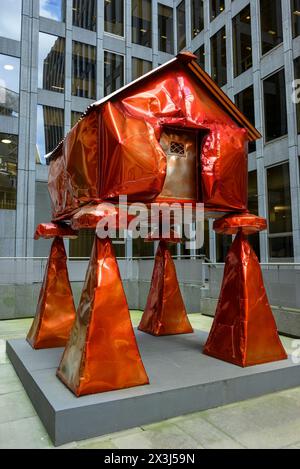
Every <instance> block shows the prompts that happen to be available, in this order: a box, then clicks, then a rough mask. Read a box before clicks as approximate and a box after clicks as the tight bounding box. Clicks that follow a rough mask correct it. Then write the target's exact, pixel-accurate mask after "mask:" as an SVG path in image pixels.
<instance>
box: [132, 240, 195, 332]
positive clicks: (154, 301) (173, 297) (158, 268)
mask: <svg viewBox="0 0 300 469" xmlns="http://www.w3.org/2000/svg"><path fill="white" fill-rule="evenodd" d="M139 330H140V331H143V332H146V333H148V334H151V335H155V336H163V335H177V334H190V333H192V332H193V328H192V326H191V324H190V321H189V319H188V316H187V312H186V309H185V306H184V303H183V299H182V296H181V292H180V287H179V283H178V279H177V275H176V269H175V264H174V262H173V259H172V256H171V254H170V251H169V250H168V247H167V244H166V242H165V241H160V242H159V246H158V249H157V253H156V257H155V263H154V269H153V275H152V280H151V287H150V292H149V295H148V299H147V304H146V308H145V311H144V314H143V316H142V319H141V322H140V324H139Z"/></svg>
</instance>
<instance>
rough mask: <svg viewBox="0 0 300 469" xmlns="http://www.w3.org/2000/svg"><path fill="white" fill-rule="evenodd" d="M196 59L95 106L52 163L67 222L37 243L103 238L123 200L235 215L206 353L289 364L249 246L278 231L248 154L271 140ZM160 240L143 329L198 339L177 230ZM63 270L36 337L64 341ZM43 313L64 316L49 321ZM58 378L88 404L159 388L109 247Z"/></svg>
mask: <svg viewBox="0 0 300 469" xmlns="http://www.w3.org/2000/svg"><path fill="white" fill-rule="evenodd" d="M195 59H196V56H194V55H193V54H191V53H189V52H183V53H180V54H178V56H177V57H176V58H174V59H172V60H171V61H169V62H168V63H166V64H164V65H162V66H161V67H158V68H157V69H155V70H153V71H152V72H150V73H148V74H147V75H145V76H143V77H141V78H139V79H138V80H136V81H135V82H133V83H131V84H129V85H127V86H125V87H123V88H121V89H120V90H118V91H117V92H116V93H113V94H112V95H110V96H107V97H105V98H104V99H102V100H101V101H98V102H96V103H94V104H93V105H92V106H90V107H89V108H88V110H87V111H86V113H85V114H84V115H83V116H82V118H81V119H80V121H79V122H78V123H77V124H76V125H75V126H74V128H73V129H72V130H71V131H70V132H69V134H68V135H67V137H66V138H65V139H64V141H63V142H61V143H60V144H59V145H58V147H57V148H56V149H55V150H54V151H53V152H52V153H51V154H50V155H48V156H47V162H48V163H49V164H50V168H49V181H48V187H49V193H50V197H51V203H52V214H53V222H56V224H55V225H54V230H52V228H51V226H50V225H48V226H44V227H43V228H41V227H40V229H39V230H38V233H37V237H38V236H40V235H44V236H46V235H47V233H48V235H49V236H50V233H51V232H52V233H55V236H64V235H65V234H63V233H62V232H60V234H59V233H58V232H57V231H56V229H58V227H59V229H60V230H67V231H68V230H71V228H70V227H72V228H74V229H83V228H94V229H95V227H96V226H97V223H98V222H99V221H101V220H102V218H103V217H104V216H105V209H104V210H103V205H100V204H102V203H103V202H104V203H105V204H107V202H111V203H113V204H116V203H117V198H118V196H124V195H126V196H127V199H128V202H144V203H146V204H147V205H148V206H149V205H151V204H152V203H153V202H157V201H164V202H167V201H171V202H174V201H175V202H177V203H179V204H181V205H182V204H184V203H186V202H189V203H191V205H192V206H193V207H195V205H196V204H197V203H199V202H200V203H203V204H204V210H205V216H206V217H207V218H209V217H210V218H214V219H218V218H220V217H221V216H222V215H225V218H223V219H221V220H218V221H216V222H215V229H216V231H217V232H220V233H227V234H236V233H237V237H236V240H235V242H234V244H233V246H232V249H231V251H230V253H229V255H228V257H227V261H226V268H225V273H224V280H223V287H222V292H221V297H220V302H219V306H218V310H217V314H216V318H215V322H214V326H213V328H212V331H211V334H210V336H209V340H208V342H207V344H206V348H205V353H207V354H209V355H212V356H215V357H217V358H220V359H222V360H226V361H229V362H232V363H235V364H238V365H240V366H248V365H251V364H257V363H263V362H266V361H272V360H279V359H283V358H285V356H286V355H285V352H284V350H283V348H282V346H281V343H280V341H279V338H278V334H277V330H276V325H275V322H274V319H273V317H272V312H271V309H270V306H269V304H268V301H267V297H266V293H265V290H264V286H263V280H262V274H261V270H260V266H259V263H258V260H257V258H256V256H255V254H254V253H253V251H252V249H251V248H250V245H249V244H248V242H247V239H246V235H248V234H251V233H254V232H256V231H259V230H261V229H265V228H266V221H265V220H264V219H261V218H258V217H254V216H252V215H250V214H249V213H248V210H247V200H248V194H247V192H248V191H247V181H248V162H247V145H248V142H252V141H255V140H257V139H258V138H261V135H260V134H259V132H258V131H257V130H256V129H255V128H254V127H253V125H252V124H251V123H250V122H249V121H248V120H247V119H246V118H245V117H244V116H243V114H242V113H241V112H240V111H239V110H238V109H237V108H236V106H235V105H234V104H233V103H232V102H231V101H230V99H229V98H228V97H227V96H226V95H225V94H224V93H223V91H222V90H220V88H218V86H217V85H216V84H215V82H214V81H213V80H212V79H211V78H210V77H209V76H208V75H207V74H206V73H205V72H204V71H203V70H202V69H201V67H199V65H198V64H197V62H196V60H195ZM108 212H109V216H110V218H111V219H114V217H115V215H116V214H117V213H119V212H118V209H117V208H116V209H115V208H114V207H111V206H110V207H109V208H108ZM57 223H60V225H58V224H57ZM67 225H68V226H67ZM120 226H121V227H122V228H127V225H126V224H125V225H123V224H120ZM152 228H153V227H152ZM71 231H72V230H71ZM149 238H150V239H151V238H152V239H159V240H160V245H159V248H158V252H157V255H156V260H155V267H154V272H153V277H152V283H151V289H150V294H149V297H148V302H147V307H146V310H145V312H144V315H143V318H142V321H141V324H140V329H141V330H143V331H146V332H149V333H151V334H155V335H162V334H178V333H188V332H192V328H191V325H190V323H189V321H188V318H187V315H186V310H185V307H184V304H183V300H182V297H181V293H180V289H179V285H178V281H177V277H176V272H175V266H174V263H173V261H172V258H171V256H170V253H169V251H168V249H167V245H166V241H167V240H171V239H172V238H174V239H175V236H174V233H173V234H172V235H171V237H168V236H165V234H161V233H157V231H156V230H155V229H154V231H153V232H152V233H151V234H150V236H149ZM176 241H177V239H176ZM58 242H59V241H57V240H56V243H58ZM51 259H52V257H51V256H50V260H49V266H52V260H51ZM64 262H65V261H64ZM55 269H56V267H55V266H54V267H53V272H54V271H55ZM57 269H58V268H57ZM59 269H60V270H62V272H63V273H62V274H61V275H63V276H64V277H63V279H62V280H61V282H59V283H57V279H56V278H54V274H51V275H50V278H51V279H52V281H53V284H52V283H51V282H50V283H49V282H48V280H47V281H46V280H45V282H44V286H43V290H42V294H41V298H40V302H39V304H41V305H40V306H39V309H38V311H42V313H43V314H38V315H37V318H36V320H35V326H34V327H33V331H35V330H38V327H37V326H38V324H42V325H43V326H45V329H43V328H42V327H40V326H39V327H40V330H45V331H46V330H47V327H46V326H47V325H48V326H49V327H50V328H52V326H53V331H52V333H53V334H54V335H55V334H56V332H55V327H56V323H55V322H54V320H53V318H61V317H62V318H63V316H61V315H63V314H64V310H63V308H62V304H61V302H60V301H57V298H59V292H60V288H62V285H63V291H64V292H66V291H67V290H68V289H69V281H68V278H67V272H66V265H65V263H64V264H63V263H61V267H59ZM49 270H51V269H50V267H49ZM57 272H58V270H57ZM48 277H49V275H46V277H45V278H46V279H48ZM58 278H60V276H59V275H58ZM55 282H56V283H55ZM52 285H53V288H52ZM68 291H70V290H68ZM51 301H52V303H51ZM50 306H51V314H52V316H51V314H50V310H49V307H50ZM64 307H65V305H64ZM44 310H45V311H47V315H46V314H45V313H44ZM48 312H49V316H48ZM39 316H42V317H43V316H44V317H45V318H48V317H49V318H50V317H52V319H51V320H49V321H48V320H46V321H45V320H44V319H43V320H42V323H41V322H40V321H39V320H38V318H39ZM62 320H63V319H62ZM58 322H59V321H58ZM54 326H55V327H54ZM48 333H49V334H50V333H51V332H49V330H48ZM30 335H31V336H34V334H33V333H32V332H31V334H30ZM43 335H44V337H45V334H44V333H43ZM65 337H66V335H65V336H64V338H65ZM64 340H65V339H64ZM45 343H47V344H48V343H49V342H44V344H45ZM50 343H52V344H53V343H54V342H53V341H52V342H51V341H50ZM58 376H59V378H60V379H61V380H62V381H63V382H64V383H65V384H66V385H67V386H68V387H69V388H70V389H71V390H72V391H73V392H74V393H75V394H76V395H77V396H80V395H83V394H91V393H96V392H102V391H108V390H113V389H121V388H124V387H130V386H137V385H142V384H146V383H148V378H147V375H146V372H145V369H144V366H143V363H142V360H141V357H140V355H139V351H138V348H137V344H136V341H135V336H134V332H133V329H132V325H131V322H130V317H129V311H128V306H127V302H126V299H125V295H124V290H123V287H122V282H121V278H120V273H119V269H118V265H117V262H116V259H115V257H114V254H113V252H112V246H111V242H110V241H109V240H108V239H106V240H100V239H98V238H96V239H95V243H94V248H93V252H92V257H91V260H90V264H89V268H88V272H87V276H86V281H85V286H84V290H83V293H82V297H81V302H80V305H79V308H78V311H77V316H76V321H75V323H74V325H73V329H72V333H71V336H70V339H69V341H68V344H67V346H66V349H65V352H64V355H63V358H62V361H61V364H60V366H59V370H58Z"/></svg>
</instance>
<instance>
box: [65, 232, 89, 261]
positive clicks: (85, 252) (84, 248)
mask: <svg viewBox="0 0 300 469" xmlns="http://www.w3.org/2000/svg"><path fill="white" fill-rule="evenodd" d="M94 239H95V230H80V231H79V234H78V238H76V239H70V244H69V256H70V257H75V258H76V257H83V258H86V259H89V258H90V256H91V252H92V247H93V243H94Z"/></svg>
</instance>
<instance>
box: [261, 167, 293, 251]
mask: <svg viewBox="0 0 300 469" xmlns="http://www.w3.org/2000/svg"><path fill="white" fill-rule="evenodd" d="M267 185H268V208H269V249H270V257H271V258H291V257H293V255H294V253H293V236H292V231H293V225H292V209H291V191H290V174H289V164H288V163H285V164H282V165H278V166H273V167H272V168H268V169H267Z"/></svg>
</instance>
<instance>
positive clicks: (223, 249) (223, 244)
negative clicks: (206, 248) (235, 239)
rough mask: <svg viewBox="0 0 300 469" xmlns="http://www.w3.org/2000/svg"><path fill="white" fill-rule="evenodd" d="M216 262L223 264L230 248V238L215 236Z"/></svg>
mask: <svg viewBox="0 0 300 469" xmlns="http://www.w3.org/2000/svg"><path fill="white" fill-rule="evenodd" d="M216 243H217V245H216V247H217V250H216V257H217V262H225V260H226V256H227V254H228V251H229V249H230V248H231V246H232V236H227V235H221V234H216Z"/></svg>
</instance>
